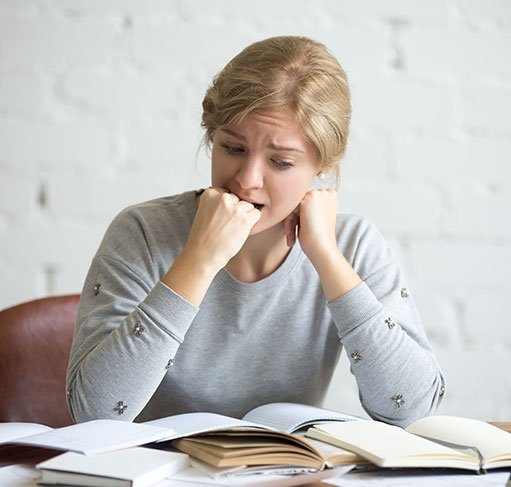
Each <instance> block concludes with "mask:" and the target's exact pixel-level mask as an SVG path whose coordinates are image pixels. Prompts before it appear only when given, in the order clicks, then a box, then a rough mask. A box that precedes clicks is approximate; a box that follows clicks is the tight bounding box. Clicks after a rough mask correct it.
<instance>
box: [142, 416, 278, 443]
mask: <svg viewBox="0 0 511 487" xmlns="http://www.w3.org/2000/svg"><path fill="white" fill-rule="evenodd" d="M141 424H144V425H150V426H157V427H160V428H171V429H173V430H174V431H175V434H173V435H169V436H168V437H167V438H164V439H162V440H160V441H166V440H173V439H177V438H182V437H183V436H190V435H196V434H198V433H207V432H208V431H217V430H223V429H231V428H247V427H250V428H258V429H266V430H271V428H268V427H266V426H264V425H262V424H256V423H252V422H249V421H242V420H241V419H236V418H231V417H229V416H223V415H221V414H215V413H185V414H176V415H175V416H168V417H166V418H160V419H153V420H151V421H146V422H144V423H141Z"/></svg>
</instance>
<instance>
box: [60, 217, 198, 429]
mask: <svg viewBox="0 0 511 487" xmlns="http://www.w3.org/2000/svg"><path fill="white" fill-rule="evenodd" d="M120 220H121V221H119V220H117V221H114V223H113V224H112V225H111V227H110V228H109V230H107V233H106V235H105V238H104V239H103V242H102V244H101V246H100V249H99V251H98V254H97V255H96V257H95V258H94V259H93V261H92V264H91V267H90V269H89V272H88V275H87V277H86V280H85V284H84V287H83V291H82V294H81V299H80V304H79V308H78V318H77V324H76V329H75V335H74V338H73V345H72V348H71V354H70V358H69V365H68V371H67V401H68V407H69V409H70V412H71V415H72V417H73V418H74V420H75V421H77V422H82V421H87V420H91V419H102V418H107V419H119V420H126V421H132V420H133V419H135V418H136V417H137V416H138V414H139V413H140V412H141V411H142V409H143V408H144V407H145V406H146V404H147V403H148V402H149V400H150V399H151V397H152V395H153V394H154V392H155V391H156V389H157V387H158V386H159V384H160V382H161V381H162V379H163V378H164V376H165V373H166V372H167V369H168V368H169V367H170V366H171V364H172V361H173V358H174V356H175V354H176V352H177V350H178V347H179V345H180V344H181V343H182V342H183V340H184V337H185V334H186V331H187V330H188V328H189V326H190V324H191V322H192V321H193V319H194V317H195V315H196V314H197V311H198V308H196V307H195V306H193V305H192V304H190V303H189V302H187V301H186V300H184V299H183V298H182V297H181V296H179V295H178V294H176V293H175V292H174V291H172V290H171V289H170V288H169V287H167V286H166V285H165V284H163V283H162V282H161V281H159V279H158V278H155V277H154V269H151V268H150V267H151V266H150V264H149V263H150V261H151V256H150V255H149V252H148V251H147V247H146V246H145V244H144V239H143V238H142V237H141V236H142V234H143V232H140V231H139V232H138V233H137V227H138V228H139V230H140V226H139V225H133V221H132V222H131V223H130V222H129V221H128V222H126V221H125V218H122V217H121V218H120ZM123 220H124V221H123ZM128 220H129V219H128ZM126 224H127V225H126ZM126 230H129V233H130V236H131V238H129V239H127V238H126V233H127V232H126ZM126 242H129V245H126ZM113 250H115V255H116V257H112V255H108V254H113ZM130 252H131V253H133V254H135V253H136V254H137V255H138V261H137V260H136V258H135V256H134V255H133V256H131V257H132V258H130ZM128 262H129V263H128ZM144 262H146V263H147V264H144ZM145 266H146V267H147V268H145Z"/></svg>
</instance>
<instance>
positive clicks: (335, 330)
mask: <svg viewBox="0 0 511 487" xmlns="http://www.w3.org/2000/svg"><path fill="white" fill-rule="evenodd" d="M350 115H351V105H350V94H349V87H348V81H347V77H346V74H345V72H344V71H343V69H342V67H341V66H340V64H339V62H338V61H337V59H336V58H335V57H334V56H333V55H332V54H331V53H330V52H329V51H328V50H327V49H326V47H325V46H324V45H323V44H321V43H318V42H316V41H313V40H311V39H309V38H306V37H298V36H279V37H273V38H270V39H266V40H263V41H261V42H256V43H255V44H252V45H250V46H248V47H247V48H246V49H244V50H243V51H242V52H241V53H239V54H238V55H237V56H236V57H234V58H233V59H232V60H231V61H230V62H229V63H228V64H227V65H226V66H225V68H224V69H223V70H222V71H221V72H220V73H219V74H218V75H217V76H215V78H214V79H213V82H212V85H211V86H210V87H209V89H208V90H207V93H206V95H205V98H204V101H203V115H202V124H201V125H202V127H203V128H204V129H205V135H204V141H205V143H206V144H207V147H208V149H210V150H212V152H211V163H212V181H211V187H209V188H207V189H205V190H198V191H188V192H185V193H182V194H179V195H174V196H166V197H163V198H159V199H156V200H152V201H148V202H145V203H141V204H137V205H134V206H131V207H129V208H126V209H125V210H124V211H122V212H121V213H120V214H119V215H118V216H117V217H116V218H115V219H114V221H113V222H112V224H111V225H110V226H109V228H108V230H107V232H106V234H105V236H104V239H103V241H102V243H101V245H100V247H99V249H98V251H97V254H96V256H95V257H94V259H93V261H92V265H91V267H90V270H89V273H88V275H87V278H86V281H85V285H84V288H83V292H82V296H81V302H80V307H79V311H78V322H77V328H76V332H75V337H74V342H73V347H72V351H71V356H70V362H69V369H68V377H67V386H68V404H69V408H70V411H71V413H72V415H73V417H74V418H75V420H76V421H85V420H89V419H95V418H117V419H123V420H129V421H131V420H135V419H136V420H137V421H144V420H149V419H154V418H158V417H162V416H168V415H173V414H178V413H184V412H191V411H209V412H217V413H221V414H226V415H229V416H235V417H241V416H243V415H244V414H245V413H246V412H247V411H249V410H250V409H252V408H254V407H256V406H258V405H261V404H264V403H269V402H280V401H284V402H298V403H305V404H312V405H318V406H320V405H321V403H322V401H323V398H324V396H325V394H326V392H327V389H328V388H329V387H335V388H337V389H338V390H339V391H342V387H343V385H342V384H335V383H334V384H331V383H330V382H331V378H332V374H333V372H334V369H335V366H336V364H337V361H338V359H339V355H340V353H341V350H342V348H343V347H344V348H345V349H346V352H347V354H348V357H349V358H350V361H351V371H352V373H353V374H354V375H355V377H356V380H357V385H358V389H359V396H360V401H361V404H362V406H363V407H364V409H365V410H366V411H367V413H368V414H369V415H370V416H371V417H373V418H375V419H379V420H382V421H386V422H389V423H394V424H398V425H403V426H404V425H407V424H408V423H410V422H412V421H413V420H415V419H418V418H420V417H423V416H426V415H428V414H430V413H432V412H434V411H435V409H436V407H437V405H438V403H439V401H440V400H441V397H442V395H443V393H444V382H443V378H442V374H441V372H440V370H439V367H438V365H437V362H436V359H435V355H434V353H433V351H432V349H431V346H430V344H429V343H428V340H427V338H426V335H425V332H424V328H423V326H422V324H421V321H420V318H419V315H418V313H417V310H416V308H415V305H414V302H413V299H412V296H411V295H410V292H409V291H408V289H407V284H406V282H405V281H404V279H403V276H402V274H401V271H400V269H399V266H398V263H397V262H396V259H395V257H394V256H393V254H392V253H391V251H390V250H389V248H388V246H387V244H386V242H385V241H384V239H383V238H382V236H381V234H380V233H379V231H378V230H377V229H376V227H375V226H374V225H373V224H372V223H371V222H370V221H368V220H367V219H365V218H363V217H360V216H356V215H351V214H343V213H338V199H337V193H336V191H334V190H333V189H329V190H311V189H310V188H311V184H312V183H313V182H314V178H316V177H319V178H320V179H321V178H323V177H324V175H325V174H329V176H332V175H333V176H335V178H336V181H337V182H338V174H339V161H340V159H341V158H342V156H343V155H344V152H345V148H346V142H347V138H348V130H349V121H350ZM340 393H342V392H340Z"/></svg>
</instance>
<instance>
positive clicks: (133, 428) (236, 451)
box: [0, 403, 511, 487]
mask: <svg viewBox="0 0 511 487" xmlns="http://www.w3.org/2000/svg"><path fill="white" fill-rule="evenodd" d="M149 443H152V444H153V446H155V447H157V448H159V450H161V449H167V450H168V449H171V450H173V451H172V452H168V451H159V450H155V449H147V448H129V449H127V450H126V448H128V447H135V446H138V445H144V444H149ZM2 444H23V445H32V446H41V447H44V448H56V449H61V450H66V451H68V452H69V453H66V454H64V455H61V456H60V457H56V458H54V459H51V460H49V461H47V462H43V463H42V464H40V465H38V467H39V468H40V469H41V470H42V471H43V478H44V482H45V483H49V484H51V483H58V482H57V481H58V480H59V478H60V479H61V480H62V479H63V478H64V477H57V473H58V472H60V473H59V474H58V475H61V474H63V473H64V472H65V473H66V475H67V476H66V477H65V482H64V483H67V484H68V485H90V484H83V483H79V482H81V481H82V480H83V479H84V478H85V477H87V478H88V481H90V479H91V478H92V477H94V478H95V481H97V482H99V481H100V480H101V481H103V480H105V479H106V480H105V483H103V484H99V483H98V484H94V485H105V486H106V485H108V486H109V487H113V486H115V487H116V486H118V485H119V486H121V485H122V486H124V485H150V483H147V482H153V481H154V479H155V478H161V475H165V476H167V475H170V473H169V472H170V471H172V470H173V469H174V470H173V471H177V470H175V469H182V468H185V467H186V465H188V464H187V463H186V462H188V461H189V460H188V458H189V457H191V459H190V461H191V463H192V465H193V466H194V467H196V468H198V469H201V470H202V471H204V472H206V473H207V474H208V475H210V476H212V477H218V476H219V475H226V476H234V475H247V474H250V473H262V472H266V473H267V472H273V473H283V474H299V473H309V474H310V473H317V472H322V471H325V470H328V469H334V468H336V467H337V468H338V467H340V466H349V465H358V466H367V465H376V466H378V467H382V468H387V467H390V468H425V467H429V468H453V469H464V470H472V471H476V472H484V471H485V470H487V469H493V468H500V467H509V466H511V434H510V433H507V432H505V431H502V430H500V429H498V428H496V427H494V426H491V425H489V424H487V423H484V422H482V421H477V420H472V419H467V418H457V417H450V416H432V417H428V418H423V419H421V420H418V421H416V422H414V423H413V424H411V425H410V426H408V428H406V429H402V428H399V427H397V426H391V425H388V424H385V423H381V422H378V421H370V420H364V419H361V418H357V417H355V416H350V415H346V414H341V413H338V412H335V411H330V410H326V409H322V408H316V407H313V406H307V405H303V404H294V403H273V404H266V405H264V406H260V407H258V408H255V409H254V410H252V411H250V412H249V413H247V414H246V415H245V416H244V417H243V418H242V419H236V418H231V417H228V416H222V415H219V414H214V413H200V412H199V413H188V414H179V415H175V416H169V417H166V418H160V419H157V420H153V421H148V422H145V423H138V424H137V423H128V422H123V421H111V420H98V421H89V422H86V423H81V424H77V425H72V426H67V427H64V428H59V429H56V430H52V429H51V428H48V427H45V426H42V425H30V424H24V423H3V424H0V445H2ZM174 449H177V450H179V451H180V452H181V454H180V453H177V452H176V451H175V450H174ZM73 452H74V453H73ZM90 455H93V456H90ZM101 455H103V456H101ZM164 455H167V457H166V458H164ZM169 455H170V456H169ZM176 455H181V456H176ZM137 458H138V459H139V460H137ZM146 458H147V461H146V460H145V459H146ZM142 460H143V461H142ZM153 461H154V463H153ZM160 462H161V463H160ZM137 464H139V465H140V466H141V469H140V470H137V469H136V468H135V467H136V466H137ZM109 465H110V466H111V467H112V469H111V470H108V468H107V466H109ZM169 469H170V470H169ZM123 470H125V472H124V475H125V476H124V477H122V471H123ZM137 478H141V479H142V480H138V482H139V484H137V483H135V481H136V480H137ZM80 479H82V480H80ZM127 482H128V483H127ZM130 482H131V483H130ZM144 482H146V483H144Z"/></svg>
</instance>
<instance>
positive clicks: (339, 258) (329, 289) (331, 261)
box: [311, 248, 362, 302]
mask: <svg viewBox="0 0 511 487" xmlns="http://www.w3.org/2000/svg"><path fill="white" fill-rule="evenodd" d="M311 262H312V264H313V265H314V267H315V269H316V271H317V272H318V275H319V278H320V280H321V286H322V287H323V291H324V293H325V297H326V300H327V302H331V301H333V300H334V299H336V298H338V297H340V296H342V295H343V294H346V293H347V292H348V291H351V290H352V289H353V288H355V287H356V286H358V285H359V284H360V283H361V282H362V280H361V279H360V277H359V276H358V274H357V273H356V272H355V271H354V270H353V268H352V267H351V265H350V264H349V262H348V261H347V260H346V259H345V258H344V256H343V255H342V254H341V253H340V252H339V250H338V249H337V248H333V249H331V250H325V251H322V252H321V253H320V254H319V255H318V256H316V257H315V258H313V259H311Z"/></svg>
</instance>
